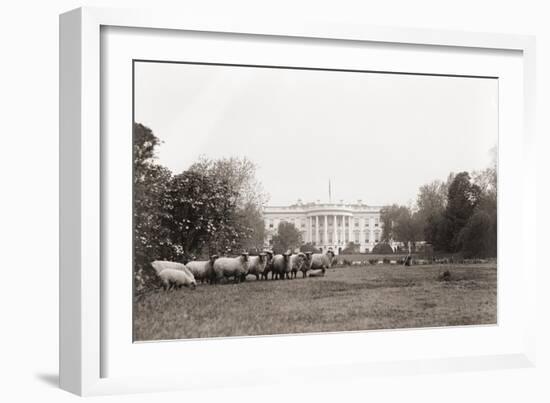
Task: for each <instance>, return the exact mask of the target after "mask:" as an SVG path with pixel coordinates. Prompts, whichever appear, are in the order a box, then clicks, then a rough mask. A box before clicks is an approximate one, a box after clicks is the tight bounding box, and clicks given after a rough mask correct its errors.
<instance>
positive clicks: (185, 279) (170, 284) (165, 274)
mask: <svg viewBox="0 0 550 403" xmlns="http://www.w3.org/2000/svg"><path fill="white" fill-rule="evenodd" d="M158 276H159V278H160V279H161V281H162V285H163V288H164V290H165V291H167V290H168V291H169V290H170V289H172V288H181V287H182V286H185V287H191V289H192V290H194V289H195V287H196V286H197V282H196V281H195V279H194V278H193V275H192V274H190V273H188V272H187V271H185V270H178V269H166V268H165V269H163V270H162V271H161V272H160V273H159V274H158Z"/></svg>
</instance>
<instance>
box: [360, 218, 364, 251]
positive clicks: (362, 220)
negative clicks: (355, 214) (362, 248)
mask: <svg viewBox="0 0 550 403" xmlns="http://www.w3.org/2000/svg"><path fill="white" fill-rule="evenodd" d="M364 221H365V220H364V219H359V245H363V244H364V243H365V235H364V234H363V227H364V226H365V222H364Z"/></svg>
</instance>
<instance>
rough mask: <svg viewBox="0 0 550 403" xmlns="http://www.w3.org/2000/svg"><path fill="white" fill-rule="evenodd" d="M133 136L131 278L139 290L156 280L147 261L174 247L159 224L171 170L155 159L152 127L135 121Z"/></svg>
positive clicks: (170, 254)
mask: <svg viewBox="0 0 550 403" xmlns="http://www.w3.org/2000/svg"><path fill="white" fill-rule="evenodd" d="M133 136H134V139H133V140H134V141H133V163H134V164H133V165H134V178H133V179H134V186H133V199H134V200H133V203H134V209H133V221H134V231H133V232H134V233H133V235H134V279H135V286H136V290H137V291H138V292H139V291H141V290H142V289H143V288H144V287H145V285H146V284H148V283H152V282H154V281H155V278H156V276H155V275H154V272H153V270H152V268H151V267H150V266H149V263H150V262H151V261H153V260H156V259H163V258H165V259H170V258H173V257H174V248H173V247H172V244H171V243H170V240H169V233H168V231H167V230H166V229H165V228H164V227H163V226H162V217H163V215H164V203H165V194H166V191H167V189H168V186H169V183H170V180H171V173H170V171H169V170H168V169H166V168H164V167H162V166H160V165H158V164H156V162H155V147H156V146H158V145H159V144H160V141H159V139H158V138H157V137H156V136H155V135H154V134H153V132H152V131H151V129H149V128H148V127H145V126H143V125H141V124H137V123H135V124H134V126H133Z"/></svg>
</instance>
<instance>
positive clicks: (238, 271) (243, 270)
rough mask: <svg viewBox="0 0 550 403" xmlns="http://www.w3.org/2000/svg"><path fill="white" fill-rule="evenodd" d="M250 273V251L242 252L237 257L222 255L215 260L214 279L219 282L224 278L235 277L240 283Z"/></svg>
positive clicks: (236, 281)
mask: <svg viewBox="0 0 550 403" xmlns="http://www.w3.org/2000/svg"><path fill="white" fill-rule="evenodd" d="M247 273H248V253H242V254H241V256H237V257H220V258H217V259H216V260H215V261H214V281H215V282H219V281H220V280H221V279H222V278H229V277H233V278H234V279H235V283H238V282H240V281H242V280H243V279H244V277H246V275H247Z"/></svg>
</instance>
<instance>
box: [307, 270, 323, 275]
mask: <svg viewBox="0 0 550 403" xmlns="http://www.w3.org/2000/svg"><path fill="white" fill-rule="evenodd" d="M324 276H325V272H324V271H323V269H315V270H311V271H310V272H309V277H324Z"/></svg>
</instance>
